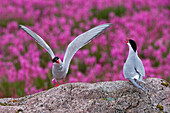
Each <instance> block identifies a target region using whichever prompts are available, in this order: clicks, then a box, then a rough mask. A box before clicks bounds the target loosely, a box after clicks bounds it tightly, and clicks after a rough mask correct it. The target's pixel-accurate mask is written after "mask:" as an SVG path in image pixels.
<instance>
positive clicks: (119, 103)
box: [0, 78, 170, 113]
mask: <svg viewBox="0 0 170 113" xmlns="http://www.w3.org/2000/svg"><path fill="white" fill-rule="evenodd" d="M145 82H146V84H143V83H140V84H141V85H142V86H144V87H145V88H147V89H148V90H149V92H148V93H146V92H144V91H143V90H141V89H138V88H136V87H135V86H133V85H132V84H131V83H130V82H128V81H111V82H99V83H92V84H91V83H68V84H63V85H60V86H58V87H54V88H52V89H49V90H47V91H43V92H40V93H36V94H33V95H28V96H25V97H21V98H2V99H0V113H3V112H5V113H8V112H9V113H16V112H18V113H20V112H24V113H35V112H36V113H55V112H57V113H78V112H82V113H89V112H91V113H99V112H101V113H122V112H127V113H145V112H148V113H149V112H153V113H157V112H164V113H166V112H167V113H170V86H169V83H168V82H166V81H165V80H162V79H158V78H148V79H146V80H145Z"/></svg>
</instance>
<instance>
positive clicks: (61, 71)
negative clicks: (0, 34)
mask: <svg viewBox="0 0 170 113" xmlns="http://www.w3.org/2000/svg"><path fill="white" fill-rule="evenodd" d="M111 25H112V24H110V23H107V24H102V25H99V26H97V27H94V28H92V29H90V30H88V31H86V32H85V33H83V34H80V35H79V36H77V37H76V38H75V39H74V40H73V41H72V42H71V43H70V44H69V45H68V47H67V49H66V52H65V55H64V60H63V62H62V61H61V60H60V58H59V57H57V56H55V55H54V53H53V51H52V50H51V48H50V47H49V46H48V45H47V43H46V42H45V41H44V40H43V39H42V38H41V37H40V36H39V35H37V34H36V33H34V32H33V31H31V30H30V29H29V28H27V27H25V26H23V25H19V26H20V27H21V28H22V29H23V30H24V31H25V32H26V33H27V34H29V35H30V36H31V37H32V38H33V39H34V40H35V41H36V42H37V43H38V44H39V45H41V46H42V47H43V48H44V49H45V50H46V51H47V52H48V53H49V54H50V55H51V58H52V62H53V67H52V74H53V78H54V80H55V81H56V87H57V86H58V84H57V81H58V80H63V83H64V79H65V77H66V74H67V72H68V69H69V65H70V62H71V59H72V57H73V56H74V54H75V53H76V52H77V51H78V50H79V49H80V48H81V47H83V46H85V45H86V44H87V43H89V42H90V41H91V40H92V39H94V38H95V37H96V36H98V35H99V34H101V33H102V32H103V31H105V30H106V29H107V28H109V27H110V26H111Z"/></svg>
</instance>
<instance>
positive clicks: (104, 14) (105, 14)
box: [91, 6, 126, 20]
mask: <svg viewBox="0 0 170 113" xmlns="http://www.w3.org/2000/svg"><path fill="white" fill-rule="evenodd" d="M91 12H92V13H93V16H95V17H96V18H97V19H99V20H101V19H106V20H107V19H108V18H109V13H111V12H113V13H115V15H116V16H119V17H121V16H123V15H124V14H125V13H126V8H125V7H124V6H118V7H116V8H114V7H108V8H105V9H103V10H99V11H98V10H97V9H96V8H92V9H91Z"/></svg>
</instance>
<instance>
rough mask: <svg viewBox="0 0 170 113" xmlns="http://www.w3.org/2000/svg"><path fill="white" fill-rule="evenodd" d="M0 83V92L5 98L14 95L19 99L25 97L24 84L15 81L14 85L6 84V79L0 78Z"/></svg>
mask: <svg viewBox="0 0 170 113" xmlns="http://www.w3.org/2000/svg"><path fill="white" fill-rule="evenodd" d="M1 80H2V81H0V91H1V93H2V94H3V95H5V97H11V96H12V95H14V94H13V93H16V95H17V96H19V97H21V96H24V95H25V91H24V88H25V82H23V81H16V82H14V83H11V82H8V80H7V78H6V77H2V79H1Z"/></svg>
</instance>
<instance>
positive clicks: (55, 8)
mask: <svg viewBox="0 0 170 113" xmlns="http://www.w3.org/2000/svg"><path fill="white" fill-rule="evenodd" d="M104 23H113V25H112V27H111V28H109V29H108V30H106V31H105V32H104V33H103V34H101V35H100V36H98V37H96V39H94V40H93V41H91V42H90V43H89V44H88V45H86V46H85V47H83V48H82V49H80V50H79V51H78V52H77V53H76V55H75V56H74V58H73V59H72V61H71V65H70V69H69V73H68V74H67V77H66V83H71V82H88V83H93V82H101V81H116V80H125V78H124V76H123V72H122V70H123V64H124V62H125V60H126V58H127V55H128V46H127V44H126V43H125V42H124V40H125V39H126V37H128V38H132V39H133V40H135V41H136V43H137V47H138V48H137V49H138V54H139V57H140V58H141V59H142V62H143V64H144V67H145V71H146V76H145V78H149V77H155V78H163V79H165V80H167V81H168V82H169V81H170V1H169V0H128V1H127V0H89V1H87V0H0V97H1V98H2V97H20V96H24V95H28V94H33V93H36V92H39V91H42V90H46V89H49V88H52V87H54V86H55V84H54V83H53V82H52V81H51V80H52V73H51V67H52V62H51V57H50V55H49V54H48V53H47V52H46V51H45V50H44V49H43V48H42V47H41V46H39V45H38V44H37V43H36V42H35V41H34V40H33V39H32V38H31V37H30V36H29V35H28V34H26V33H25V32H24V31H23V30H21V29H19V27H18V25H20V24H22V25H25V26H27V27H28V28H30V29H31V30H33V31H34V32H36V33H37V34H39V35H40V36H41V37H42V38H43V39H44V40H45V41H46V42H47V43H48V44H49V46H50V47H51V48H52V50H53V51H54V53H56V54H55V55H56V56H58V57H60V58H61V59H63V57H64V52H65V50H66V48H67V45H68V44H69V43H70V42H71V41H72V40H73V39H74V38H75V37H76V36H78V35H79V34H81V33H83V32H85V31H87V30H89V29H91V28H92V27H95V26H97V25H100V24H104Z"/></svg>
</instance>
